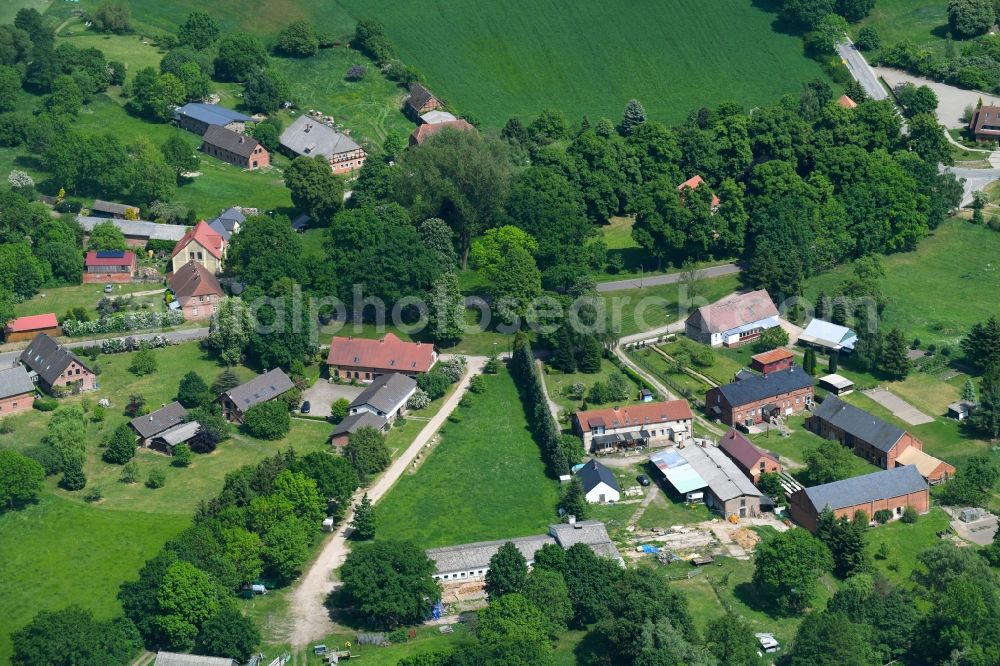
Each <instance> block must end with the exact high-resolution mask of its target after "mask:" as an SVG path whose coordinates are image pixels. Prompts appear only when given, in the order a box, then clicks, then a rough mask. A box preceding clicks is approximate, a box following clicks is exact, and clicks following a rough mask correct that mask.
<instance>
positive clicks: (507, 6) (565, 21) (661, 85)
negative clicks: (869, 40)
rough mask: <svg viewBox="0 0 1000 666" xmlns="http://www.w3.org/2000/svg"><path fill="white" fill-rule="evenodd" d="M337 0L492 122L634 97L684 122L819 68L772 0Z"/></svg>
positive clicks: (601, 112) (790, 85)
mask: <svg viewBox="0 0 1000 666" xmlns="http://www.w3.org/2000/svg"><path fill="white" fill-rule="evenodd" d="M340 4H341V5H342V6H343V7H345V8H346V9H347V10H348V11H349V12H350V13H351V14H352V15H353V16H354V18H357V19H361V18H377V19H378V20H380V21H382V22H383V23H384V24H385V26H386V29H387V31H388V33H389V36H390V38H391V39H392V41H393V43H394V44H395V46H396V49H397V51H398V52H399V53H400V55H401V57H402V59H403V60H404V61H406V62H407V63H410V64H412V65H413V66H415V67H416V68H417V69H419V70H420V71H421V72H422V73H423V74H424V76H425V77H426V78H427V81H428V83H429V85H430V87H431V89H432V90H434V91H435V92H436V93H437V94H439V95H441V96H443V97H444V98H445V100H446V101H448V102H449V103H450V104H452V105H453V106H455V107H456V108H458V109H459V110H461V111H471V112H473V113H475V114H476V116H478V117H479V118H480V119H481V120H482V121H483V122H484V123H485V124H487V125H490V126H494V127H498V126H500V125H502V124H503V123H504V122H505V121H506V119H507V118H509V117H510V116H520V117H522V118H523V119H529V118H533V117H534V116H535V115H537V114H538V112H539V111H541V110H542V109H545V108H557V109H560V110H562V111H564V112H565V113H566V114H567V116H568V117H569V118H571V119H572V120H578V119H579V118H580V117H581V116H583V115H584V114H586V115H589V116H590V118H591V120H596V119H598V118H602V117H606V118H610V119H613V120H615V121H617V120H618V119H619V118H620V117H621V113H622V109H623V108H624V106H625V104H626V102H628V100H629V99H630V98H637V99H639V100H640V101H641V102H642V103H643V104H644V105H645V107H646V110H647V112H648V113H649V115H650V116H651V117H653V118H656V119H658V120H663V121H668V122H677V121H680V120H682V119H683V118H684V117H685V115H686V114H687V113H688V112H689V111H692V110H694V109H697V108H698V107H701V106H714V105H716V104H718V103H719V102H723V101H728V100H738V101H740V102H741V103H743V104H744V105H745V106H747V107H748V108H749V107H752V106H756V105H760V104H765V103H768V102H773V101H775V100H776V99H777V98H778V97H780V96H781V95H783V94H785V93H790V92H796V91H797V90H798V89H799V86H800V85H801V84H802V82H804V81H807V80H810V79H813V78H817V77H822V76H823V72H822V70H821V68H820V66H819V64H818V63H816V62H815V61H813V60H809V59H807V58H806V57H805V56H804V55H803V53H802V42H801V39H800V38H799V37H798V36H797V35H794V34H789V33H788V32H781V31H777V30H775V27H776V26H775V25H774V24H775V22H776V15H775V14H774V13H773V12H772V11H770V9H771V4H772V3H770V2H767V1H766V0H765V2H753V3H751V2H735V3H734V2H731V1H729V0H676V1H675V2H670V3H664V2H652V1H649V0H643V1H641V2H639V3H634V2H629V3H626V2H621V1H615V2H601V1H600V0H583V2H577V3H575V4H574V5H573V8H572V11H567V7H566V5H565V4H564V3H559V2H555V1H554V0H542V1H537V0H536V1H532V0H498V1H497V2H490V3H479V4H477V5H476V6H475V7H474V8H473V7H472V6H470V5H469V4H468V3H467V2H462V1H461V0H438V2H434V3H430V4H427V3H415V2H406V3H402V2H397V1H395V0H340ZM764 7H767V9H765V8H764ZM777 27H779V28H780V26H777Z"/></svg>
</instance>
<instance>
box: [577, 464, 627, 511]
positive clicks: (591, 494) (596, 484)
mask: <svg viewBox="0 0 1000 666" xmlns="http://www.w3.org/2000/svg"><path fill="white" fill-rule="evenodd" d="M576 477H577V478H578V479H580V482H581V483H582V484H583V492H584V495H585V496H586V497H587V501H588V502H590V503H591V504H604V503H605V502H617V501H618V500H619V499H621V488H620V487H619V486H618V480H617V479H616V478H615V475H614V473H612V471H611V470H610V469H608V468H607V467H605V466H604V465H602V464H601V463H599V462H597V461H596V460H588V461H587V462H585V463H583V465H582V466H581V467H580V469H578V470H576Z"/></svg>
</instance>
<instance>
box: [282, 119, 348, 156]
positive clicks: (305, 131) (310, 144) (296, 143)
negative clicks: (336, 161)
mask: <svg viewBox="0 0 1000 666" xmlns="http://www.w3.org/2000/svg"><path fill="white" fill-rule="evenodd" d="M281 145H282V146H284V147H285V148H287V149H288V150H290V151H292V152H293V153H295V154H296V155H306V156H310V157H313V156H316V155H322V156H323V157H326V158H330V157H331V156H333V155H336V154H338V153H346V152H349V151H352V150H358V149H359V148H361V146H359V145H358V144H357V143H355V142H354V139H352V138H351V137H349V136H347V135H346V134H341V133H340V132H337V131H336V130H334V129H331V128H329V127H327V126H326V125H324V124H323V123H321V122H318V121H316V120H314V119H313V118H310V117H309V116H299V117H298V118H296V119H295V122H293V123H292V124H291V125H289V126H288V128H287V129H286V130H285V131H284V132H282V133H281Z"/></svg>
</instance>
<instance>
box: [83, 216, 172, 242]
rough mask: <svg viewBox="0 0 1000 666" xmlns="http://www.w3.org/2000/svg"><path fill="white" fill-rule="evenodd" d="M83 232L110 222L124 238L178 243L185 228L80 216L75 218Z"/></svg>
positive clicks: (141, 221)
mask: <svg viewBox="0 0 1000 666" xmlns="http://www.w3.org/2000/svg"><path fill="white" fill-rule="evenodd" d="M76 221H77V222H79V223H80V226H81V227H83V229H84V231H88V232H89V231H93V230H94V226H95V225H98V224H101V223H102V222H110V223H111V224H113V225H115V226H116V227H118V228H119V229H120V230H121V232H122V233H123V234H125V235H126V236H142V237H146V238H148V239H149V240H168V241H175V242H176V241H179V240H180V239H181V238H183V237H184V232H185V231H187V227H186V226H184V225H182V224H159V223H157V222H146V221H144V220H111V219H108V218H106V217H91V216H87V215H80V216H78V217H77V218H76Z"/></svg>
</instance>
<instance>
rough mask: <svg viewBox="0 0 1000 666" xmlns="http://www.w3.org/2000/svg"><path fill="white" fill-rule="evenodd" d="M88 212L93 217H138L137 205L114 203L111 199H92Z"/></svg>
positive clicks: (125, 218) (121, 218)
mask: <svg viewBox="0 0 1000 666" xmlns="http://www.w3.org/2000/svg"><path fill="white" fill-rule="evenodd" d="M90 213H91V215H93V216H94V217H101V218H105V219H107V218H114V219H117V220H128V219H132V220H138V219H139V208H138V207H137V206H128V205H126V204H120V203H114V202H113V201H104V200H103V199H94V203H93V204H91V206H90Z"/></svg>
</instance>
